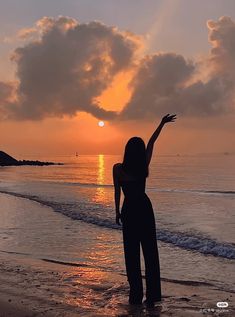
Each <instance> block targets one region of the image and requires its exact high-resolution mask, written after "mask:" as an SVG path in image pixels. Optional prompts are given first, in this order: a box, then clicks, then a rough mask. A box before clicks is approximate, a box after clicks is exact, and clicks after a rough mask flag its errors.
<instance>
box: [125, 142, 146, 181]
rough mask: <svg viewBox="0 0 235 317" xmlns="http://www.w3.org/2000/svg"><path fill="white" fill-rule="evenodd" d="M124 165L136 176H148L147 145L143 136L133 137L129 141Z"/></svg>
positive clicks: (128, 172)
mask: <svg viewBox="0 0 235 317" xmlns="http://www.w3.org/2000/svg"><path fill="white" fill-rule="evenodd" d="M122 167H123V169H124V171H125V172H126V173H127V174H129V175H131V176H133V177H134V178H144V177H148V166H147V161H146V147H145V143H144V141H143V140H142V139H141V138H139V137H133V138H131V139H130V140H129V141H128V142H127V144H126V147H125V152H124V158H123V163H122Z"/></svg>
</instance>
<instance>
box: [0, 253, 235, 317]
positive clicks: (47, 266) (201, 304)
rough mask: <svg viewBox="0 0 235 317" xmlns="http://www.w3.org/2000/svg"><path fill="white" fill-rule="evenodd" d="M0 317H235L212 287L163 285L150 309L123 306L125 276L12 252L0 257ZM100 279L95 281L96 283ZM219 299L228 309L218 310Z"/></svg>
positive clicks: (228, 296) (223, 294) (230, 298)
mask: <svg viewBox="0 0 235 317" xmlns="http://www.w3.org/2000/svg"><path fill="white" fill-rule="evenodd" d="M0 263H1V264H0V317H36V316H48V317H52V316H58V317H59V316H61V317H63V316H66V317H67V316H68V317H74V316H79V317H80V316H81V317H83V316H84V317H87V316H94V317H95V316H104V317H105V316H117V317H118V316H119V317H121V316H122V317H124V316H126V317H127V316H162V317H164V316H166V317H169V316H179V317H184V316H192V317H193V316H228V317H232V316H235V311H234V307H232V303H234V293H231V292H227V291H222V290H220V289H216V288H215V287H213V286H211V285H209V284H208V285H207V284H206V283H205V284H201V283H200V284H199V283H190V284H188V283H185V282H180V281H174V282H172V281H167V280H166V279H165V280H163V281H162V290H163V301H162V303H161V304H160V305H156V306H155V307H154V308H146V307H145V306H144V305H142V306H131V305H128V303H127V294H128V285H127V282H126V277H125V276H121V275H118V274H115V273H113V272H109V273H108V275H107V274H106V275H105V276H106V278H105V280H103V282H102V283H101V282H100V281H101V280H102V279H100V278H99V279H97V278H96V277H97V276H100V277H102V271H97V270H96V271H94V269H92V268H89V267H81V266H73V267H71V266H69V265H62V264H57V263H51V262H47V261H43V260H40V259H32V258H29V257H28V258H27V257H25V256H24V257H23V256H20V255H16V254H6V253H5V254H4V253H1V254H0ZM97 281H99V282H97ZM218 301H227V302H228V303H229V307H228V308H226V309H224V310H222V309H219V308H217V306H216V303H217V302H218Z"/></svg>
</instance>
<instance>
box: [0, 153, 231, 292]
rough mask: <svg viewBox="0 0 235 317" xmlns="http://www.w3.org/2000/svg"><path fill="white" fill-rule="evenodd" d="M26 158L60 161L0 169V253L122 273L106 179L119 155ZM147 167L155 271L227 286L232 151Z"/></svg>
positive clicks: (157, 160)
mask: <svg viewBox="0 0 235 317" xmlns="http://www.w3.org/2000/svg"><path fill="white" fill-rule="evenodd" d="M22 158H23V157H22ZM26 159H39V160H46V161H54V162H63V163H64V165H54V166H17V167H13V166H12V167H1V168H0V193H2V206H1V207H0V211H1V213H0V219H1V220H0V223H1V225H0V237H1V239H0V252H7V253H16V254H25V255H27V256H31V257H35V258H39V259H44V260H47V261H52V262H53V261H54V262H58V263H66V264H71V265H75V266H76V265H84V266H89V267H91V268H94V269H95V268H99V269H102V270H106V271H109V272H118V273H120V274H122V275H125V265H124V257H123V249H122V248H123V246H122V233H121V227H120V226H118V225H116V224H115V209H114V198H113V196H114V195H113V185H112V166H113V164H114V163H116V162H121V161H122V157H121V156H119V155H102V154H100V155H79V156H77V157H76V156H55V157H38V156H37V157H26ZM149 174H150V175H149V178H148V179H147V188H146V192H147V194H148V196H149V197H150V199H151V201H152V205H153V208H154V213H155V219H156V227H157V238H158V248H159V255H160V265H161V276H162V278H163V279H165V280H171V281H186V282H189V283H190V282H198V283H209V284H211V285H214V286H215V287H218V288H221V289H224V290H233V291H234V280H233V279H232V278H231V276H232V274H233V273H234V260H235V236H234V232H235V230H234V225H235V169H234V155H223V154H217V155H215V154H214V155H195V156H180V155H178V156H154V157H153V160H152V162H151V167H150V173H149ZM9 198H10V199H9ZM21 198H25V199H24V200H22V199H21ZM31 203H32V204H33V205H32V206H31ZM35 203H36V205H35ZM37 204H40V212H39V211H37ZM13 205H14V206H15V207H16V206H19V208H18V210H19V212H18V214H17V215H15V216H11V217H9V211H8V210H9V209H11V208H12V207H11V206H13ZM3 206H4V208H3ZM35 206H36V207H35ZM43 206H45V207H50V210H49V212H48V208H47V209H46V211H45V212H44V211H43V208H41V207H43ZM19 232H20V234H19ZM142 269H143V274H144V266H143V265H142Z"/></svg>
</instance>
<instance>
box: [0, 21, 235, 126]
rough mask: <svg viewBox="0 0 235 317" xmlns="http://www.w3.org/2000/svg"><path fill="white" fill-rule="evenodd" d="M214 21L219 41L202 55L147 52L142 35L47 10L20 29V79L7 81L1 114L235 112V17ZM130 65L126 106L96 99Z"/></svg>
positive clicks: (0, 96) (0, 94)
mask: <svg viewBox="0 0 235 317" xmlns="http://www.w3.org/2000/svg"><path fill="white" fill-rule="evenodd" d="M207 25H208V29H209V42H210V44H211V46H212V48H211V51H210V52H209V54H208V56H206V57H205V58H204V59H203V61H201V60H200V61H198V60H187V59H186V58H185V57H184V56H182V55H179V54H175V53H159V52H157V53H155V54H152V55H147V56H142V57H141V58H140V57H139V55H138V48H139V47H140V42H139V40H138V37H137V36H135V35H133V34H130V33H127V32H121V31H119V30H118V29H117V28H114V27H109V26H106V25H104V24H102V23H100V22H90V23H87V24H80V23H79V22H78V21H77V20H75V19H72V18H69V17H58V18H56V19H55V18H50V17H44V18H42V19H40V20H39V21H38V22H37V23H36V24H35V26H33V27H32V28H28V29H22V30H21V31H20V32H19V36H21V37H22V38H24V40H26V41H27V42H26V43H24V45H23V46H22V47H19V48H17V49H16V50H15V52H14V55H13V57H12V59H13V61H14V62H15V63H16V67H17V72H16V76H17V81H18V83H17V85H16V86H15V88H14V94H13V87H12V85H10V84H7V83H0V115H1V117H3V114H4V117H5V118H9V119H16V120H24V119H29V120H40V119H44V118H47V117H62V116H64V115H68V116H74V115H76V114H77V113H78V112H87V113H89V114H91V115H93V116H95V117H96V118H100V119H106V120H114V119H116V120H129V119H134V120H143V119H151V118H153V116H161V115H163V114H165V113H167V112H174V113H177V114H180V115H184V116H191V117H200V116H206V115H210V116H219V115H221V114H226V113H230V112H231V111H234V101H235V98H234V97H235V93H234V92H235V23H234V21H233V20H232V19H231V18H229V17H221V18H220V19H219V20H218V21H208V23H207ZM128 69H132V70H133V69H134V71H133V74H134V75H133V78H132V79H131V82H130V83H129V89H130V90H131V91H132V95H131V98H130V100H129V102H128V103H127V104H126V105H124V108H123V110H122V111H121V112H120V113H116V112H115V111H110V110H109V111H107V110H105V109H103V108H102V105H100V104H99V103H98V101H97V100H99V97H100V96H101V95H102V93H103V92H104V91H105V90H106V89H107V88H108V87H110V85H111V83H112V82H113V80H114V78H115V76H116V75H117V74H119V73H120V72H122V71H126V70H128ZM10 95H14V96H15V98H14V100H13V98H10Z"/></svg>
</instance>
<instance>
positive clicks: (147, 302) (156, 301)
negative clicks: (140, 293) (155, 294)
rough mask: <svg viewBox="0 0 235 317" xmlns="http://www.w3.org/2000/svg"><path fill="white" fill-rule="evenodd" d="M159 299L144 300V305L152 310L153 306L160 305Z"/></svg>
mask: <svg viewBox="0 0 235 317" xmlns="http://www.w3.org/2000/svg"><path fill="white" fill-rule="evenodd" d="M161 302H162V301H161V299H146V300H145V301H144V304H145V305H146V306H147V307H149V308H152V307H154V305H155V304H161Z"/></svg>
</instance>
